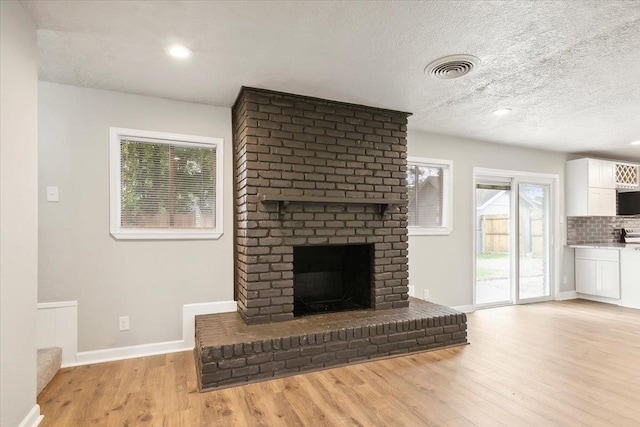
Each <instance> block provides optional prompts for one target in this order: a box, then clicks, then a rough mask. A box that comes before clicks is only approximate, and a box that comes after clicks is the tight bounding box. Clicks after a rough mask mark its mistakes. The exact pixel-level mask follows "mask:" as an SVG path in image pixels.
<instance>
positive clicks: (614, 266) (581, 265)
mask: <svg viewBox="0 0 640 427" xmlns="http://www.w3.org/2000/svg"><path fill="white" fill-rule="evenodd" d="M575 268H576V292H579V293H581V294H587V295H596V296H601V297H607V298H615V299H619V298H620V251H618V250H609V249H582V248H578V249H576V256H575Z"/></svg>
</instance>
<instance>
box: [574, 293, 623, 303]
mask: <svg viewBox="0 0 640 427" xmlns="http://www.w3.org/2000/svg"><path fill="white" fill-rule="evenodd" d="M576 298H580V299H586V300H588V301H595V302H604V303H607V304H615V305H620V300H619V299H615V298H607V297H600V296H597V295H587V294H581V293H576Z"/></svg>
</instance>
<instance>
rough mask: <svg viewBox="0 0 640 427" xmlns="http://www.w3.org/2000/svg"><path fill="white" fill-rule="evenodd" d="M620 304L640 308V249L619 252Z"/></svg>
mask: <svg viewBox="0 0 640 427" xmlns="http://www.w3.org/2000/svg"><path fill="white" fill-rule="evenodd" d="M620 305H622V306H624V307H631V308H640V251H634V250H624V251H621V252H620Z"/></svg>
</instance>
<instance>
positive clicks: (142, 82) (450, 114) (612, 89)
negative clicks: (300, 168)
mask: <svg viewBox="0 0 640 427" xmlns="http://www.w3.org/2000/svg"><path fill="white" fill-rule="evenodd" d="M23 4H24V5H25V7H26V8H27V9H28V10H29V11H30V13H31V14H32V15H33V17H34V19H35V21H36V23H37V25H38V28H39V30H38V41H39V45H40V78H41V79H42V80H46V81H52V82H59V83H65V84H71V85H79V86H87V87H93V88H100V89H108V90H116V91H122V92H129V93H138V94H145V95H154V96H160V97H164V98H170V99H177V100H184V101H191V102H199V103H206V104H212V105H223V106H230V105H232V103H233V101H234V98H235V96H236V94H237V92H238V90H239V88H240V86H242V85H246V86H255V87H262V88H267V89H273V90H280V91H285V92H292V93H299V94H303V95H311V96H317V97H322V98H328V99H335V100H340V101H346V102H353V103H360V104H367V105H372V106H379V107H384V108H390V109H397V110H403V111H411V112H413V113H414V115H413V117H411V119H410V122H409V126H410V129H417V130H424V131H429V132H436V133H443V134H451V135H460V136H466V137H470V138H476V139H483V140H490V141H496V142H501V143H507V144H517V145H523V146H530V147H537V148H543V149H549V150H557V151H565V152H587V151H590V152H598V153H605V154H609V155H613V156H617V157H624V158H628V159H637V160H640V148H635V147H633V148H632V147H629V146H628V143H629V142H630V141H632V140H637V139H640V1H550V2H545V1H536V2H532V1H512V2H498V1H460V2H456V1H447V2H444V1H442V2H435V1H434V2H431V1H430V2H353V1H350V2H319V1H316V2H213V1H212V2H205V1H200V2H157V1H129V2H127V1H112V2H107V1H71V2H63V1H39V2H30V1H25V2H23ZM172 42H180V43H183V44H185V45H187V46H189V47H190V48H191V49H192V50H193V51H194V55H193V57H192V58H191V59H189V60H187V61H184V62H178V61H176V60H173V59H171V58H169V57H168V56H167V55H166V54H165V51H164V49H165V47H166V46H167V45H168V44H170V43H172ZM458 53H467V54H472V55H475V56H477V57H478V58H480V59H481V61H482V64H481V67H480V68H479V69H478V70H477V71H474V72H473V73H471V74H469V75H467V76H465V77H462V78H460V79H457V80H450V81H448V80H438V79H435V78H432V77H427V76H425V75H424V74H423V69H424V67H425V66H426V65H427V64H428V63H429V62H431V61H432V60H434V59H436V58H438V57H440V56H444V55H450V54H458ZM501 107H508V108H512V109H513V113H512V114H510V115H508V116H504V117H495V116H493V115H491V111H493V110H495V109H497V108H501Z"/></svg>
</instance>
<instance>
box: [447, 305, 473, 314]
mask: <svg viewBox="0 0 640 427" xmlns="http://www.w3.org/2000/svg"><path fill="white" fill-rule="evenodd" d="M451 308H453V309H454V310H458V311H461V312H463V313H473V312H474V311H475V308H474V307H473V305H471V304H468V305H457V306H455V307H451Z"/></svg>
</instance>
